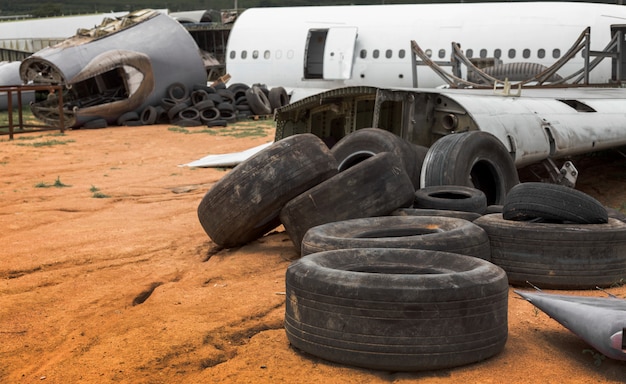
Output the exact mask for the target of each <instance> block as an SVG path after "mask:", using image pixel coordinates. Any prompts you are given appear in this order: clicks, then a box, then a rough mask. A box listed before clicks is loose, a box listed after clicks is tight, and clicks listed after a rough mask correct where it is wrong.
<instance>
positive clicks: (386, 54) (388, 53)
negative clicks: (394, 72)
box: [385, 49, 393, 59]
mask: <svg viewBox="0 0 626 384" xmlns="http://www.w3.org/2000/svg"><path fill="white" fill-rule="evenodd" d="M392 55H393V51H392V50H391V49H388V50H386V51H385V57H386V58H388V59H391V56H392Z"/></svg>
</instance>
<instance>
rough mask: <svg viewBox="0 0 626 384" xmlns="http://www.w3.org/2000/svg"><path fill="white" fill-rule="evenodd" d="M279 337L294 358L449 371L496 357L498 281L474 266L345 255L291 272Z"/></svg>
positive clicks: (386, 252) (465, 259)
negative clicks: (296, 353) (293, 352)
mask: <svg viewBox="0 0 626 384" xmlns="http://www.w3.org/2000/svg"><path fill="white" fill-rule="evenodd" d="M285 285H286V305H285V331H286V333H287V339H288V340H289V342H290V343H291V345H292V346H294V347H295V348H297V349H299V350H301V351H304V352H306V353H309V354H311V355H314V356H317V357H320V358H323V359H326V360H329V361H334V362H338V363H341V364H348V365H353V366H358V367H363V368H367V369H379V370H385V371H420V370H434V369H442V368H452V367H457V366H461V365H465V364H470V363H475V362H478V361H482V360H485V359H488V358H490V357H492V356H494V355H496V354H498V353H499V352H501V351H502V350H503V348H504V346H505V344H506V340H507V336H508V325H507V307H508V294H509V287H508V284H507V280H506V274H505V273H504V271H503V270H502V269H501V268H499V267H497V266H495V265H493V264H491V263H489V262H488V261H485V260H481V259H478V258H475V257H469V256H464V255H457V254H453V253H447V252H439V251H428V250H413V249H380V248H369V249H366V248H363V249H342V250H335V251H327V252H320V253H315V254H312V255H309V256H306V257H303V258H301V259H299V260H296V261H295V262H293V263H292V264H291V265H290V266H289V267H288V268H287V272H286V276H285Z"/></svg>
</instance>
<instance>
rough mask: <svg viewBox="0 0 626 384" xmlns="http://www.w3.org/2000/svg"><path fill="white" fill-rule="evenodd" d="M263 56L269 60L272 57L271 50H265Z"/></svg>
mask: <svg viewBox="0 0 626 384" xmlns="http://www.w3.org/2000/svg"><path fill="white" fill-rule="evenodd" d="M263 58H264V59H265V60H268V59H269V58H270V51H267V50H266V51H265V52H263Z"/></svg>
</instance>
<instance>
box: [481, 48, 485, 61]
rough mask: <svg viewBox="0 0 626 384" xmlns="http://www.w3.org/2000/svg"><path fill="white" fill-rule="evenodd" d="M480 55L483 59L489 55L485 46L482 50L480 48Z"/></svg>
mask: <svg viewBox="0 0 626 384" xmlns="http://www.w3.org/2000/svg"><path fill="white" fill-rule="evenodd" d="M480 57H481V58H482V59H484V58H485V57H487V50H486V49H484V48H483V49H481V50H480Z"/></svg>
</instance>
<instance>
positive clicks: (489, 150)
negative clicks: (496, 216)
mask: <svg viewBox="0 0 626 384" xmlns="http://www.w3.org/2000/svg"><path fill="white" fill-rule="evenodd" d="M517 184H519V176H518V174H517V169H516V168H515V163H514V160H513V158H512V157H511V155H510V154H509V152H508V151H507V149H506V147H505V146H504V144H502V143H501V142H500V140H498V139H497V138H496V137H495V136H493V135H492V134H490V133H487V132H482V131H471V132H464V133H455V134H450V135H447V136H444V137H442V138H440V139H439V140H437V141H435V143H434V144H433V145H432V146H431V147H430V149H429V150H428V153H427V154H426V158H425V159H424V164H423V166H422V174H421V185H422V187H429V186H434V185H465V186H468V187H474V188H477V189H480V190H481V191H483V192H484V193H485V196H487V204H489V205H491V204H504V199H505V197H506V195H507V193H508V192H509V190H510V189H511V188H513V186H514V185H517Z"/></svg>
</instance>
